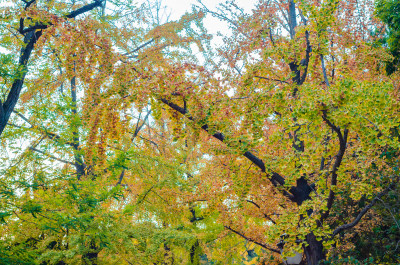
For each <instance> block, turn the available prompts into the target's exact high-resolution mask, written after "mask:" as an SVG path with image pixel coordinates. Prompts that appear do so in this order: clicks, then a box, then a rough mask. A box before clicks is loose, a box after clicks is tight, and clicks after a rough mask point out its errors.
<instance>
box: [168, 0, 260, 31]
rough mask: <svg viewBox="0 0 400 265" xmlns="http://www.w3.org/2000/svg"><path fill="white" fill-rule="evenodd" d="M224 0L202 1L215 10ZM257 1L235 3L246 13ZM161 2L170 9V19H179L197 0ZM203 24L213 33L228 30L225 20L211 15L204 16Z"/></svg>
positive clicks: (243, 0) (238, 1) (248, 0)
mask: <svg viewBox="0 0 400 265" xmlns="http://www.w3.org/2000/svg"><path fill="white" fill-rule="evenodd" d="M224 2H226V0H202V3H203V4H204V5H205V6H207V8H208V9H209V10H211V11H216V6H217V5H218V4H220V3H224ZM257 2H258V1H257V0H236V3H237V5H238V6H239V7H242V8H243V9H244V11H245V12H246V13H250V12H251V9H252V8H253V7H254V6H255V4H256V3H257ZM162 3H163V4H164V5H166V6H167V7H168V8H169V9H170V11H171V17H170V19H171V20H176V19H179V18H180V16H182V15H183V14H184V13H185V12H186V11H190V10H191V6H192V5H193V4H197V5H198V1H197V0H162ZM204 25H205V27H206V28H207V29H208V31H209V33H211V34H213V35H214V34H215V33H217V32H218V31H221V32H224V31H227V30H228V26H227V24H226V23H225V22H222V21H220V20H219V19H217V18H214V17H212V16H211V15H207V16H206V18H205V19H204Z"/></svg>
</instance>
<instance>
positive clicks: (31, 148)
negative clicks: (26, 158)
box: [29, 147, 75, 166]
mask: <svg viewBox="0 0 400 265" xmlns="http://www.w3.org/2000/svg"><path fill="white" fill-rule="evenodd" d="M29 149H30V150H32V151H35V152H38V153H41V154H43V155H45V156H47V157H49V158H51V159H54V160H57V161H60V162H62V163H65V164H70V165H73V166H75V164H74V163H72V162H69V161H67V160H63V159H60V158H58V157H55V156H53V155H50V154H46V152H43V151H41V150H39V149H36V148H34V147H29Z"/></svg>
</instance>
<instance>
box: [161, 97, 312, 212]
mask: <svg viewBox="0 0 400 265" xmlns="http://www.w3.org/2000/svg"><path fill="white" fill-rule="evenodd" d="M160 100H161V102H163V103H165V104H166V105H168V106H169V107H170V108H172V109H174V110H176V111H177V112H179V113H181V114H183V115H185V116H186V118H187V119H189V120H191V121H195V119H194V118H193V117H192V116H191V115H190V114H189V113H188V111H187V110H186V109H184V108H182V107H180V106H178V105H176V104H175V103H173V102H170V101H169V100H167V99H165V98H160ZM201 128H202V129H203V130H204V131H206V132H207V133H209V134H210V135H211V136H213V137H214V138H215V139H218V140H219V141H221V142H224V140H225V136H224V135H223V134H222V133H221V132H216V133H214V134H211V132H210V129H209V126H208V125H207V124H205V125H203V126H201ZM243 155H244V156H245V157H246V158H247V159H249V160H250V161H251V162H252V163H253V164H254V165H256V166H257V167H258V168H259V169H261V171H262V172H263V173H267V172H266V168H265V164H264V162H263V161H262V160H261V159H259V158H258V157H257V156H255V155H254V154H253V153H251V152H250V151H246V152H245V153H244V154H243ZM266 176H267V178H268V179H269V180H270V181H271V183H272V184H273V185H274V186H275V187H279V188H280V191H281V192H282V194H283V195H284V196H286V197H287V198H289V199H290V200H291V201H293V202H296V203H297V204H298V205H300V204H302V203H303V201H304V200H305V199H307V198H309V194H310V192H311V191H312V188H311V187H310V186H309V185H308V184H307V180H306V179H304V178H300V179H298V180H297V183H296V184H297V186H292V187H290V189H289V191H287V190H286V189H285V188H283V186H284V185H285V178H284V177H282V176H281V175H279V174H278V173H276V172H271V173H267V174H266Z"/></svg>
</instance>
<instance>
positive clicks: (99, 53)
mask: <svg viewBox="0 0 400 265" xmlns="http://www.w3.org/2000/svg"><path fill="white" fill-rule="evenodd" d="M94 3H95V4H96V5H92V4H90V3H89V4H86V3H75V2H71V3H70V4H69V6H68V5H65V3H63V2H42V1H38V2H37V3H36V2H35V1H32V2H30V3H29V4H28V3H25V4H26V5H25V4H24V5H23V7H22V8H21V9H20V10H19V9H18V4H19V2H16V6H13V7H6V8H4V12H14V13H15V14H14V15H16V16H17V15H18V16H20V17H21V18H20V19H15V17H12V16H9V17H6V18H5V19H4V23H6V24H7V23H8V24H7V26H8V27H7V28H8V30H10V31H13V30H15V33H18V32H19V28H15V25H19V24H18V23H19V21H22V22H23V21H25V20H27V21H29V23H34V26H32V27H34V28H32V29H31V30H30V31H29V32H31V31H32V32H39V31H40V32H41V31H43V32H41V33H40V34H41V35H40V36H36V38H35V39H34V43H33V44H32V45H34V44H35V45H34V46H32V47H31V48H32V49H31V51H32V50H33V47H34V51H35V53H32V55H31V58H30V60H29V68H28V67H27V61H24V64H25V65H24V66H23V67H22V68H24V69H20V68H21V66H17V67H15V69H13V68H12V67H13V59H14V58H13V57H12V56H9V57H7V58H10V59H8V61H7V62H8V65H7V66H8V67H9V70H8V72H10V73H11V72H12V70H15V73H16V74H15V75H14V77H10V78H8V77H7V75H4V82H5V87H7V85H8V84H11V89H9V90H5V94H4V96H5V97H6V98H7V97H12V96H10V95H13V97H14V100H15V101H17V100H19V101H18V103H19V104H14V107H13V108H12V109H10V111H12V112H13V113H14V115H13V116H11V118H10V119H8V118H7V119H6V120H5V122H7V124H8V125H7V129H6V130H5V131H4V132H3V134H2V145H3V148H4V149H3V152H2V159H3V164H2V165H1V175H2V178H1V194H2V195H1V215H0V219H1V222H2V224H1V231H2V233H1V234H2V240H1V245H0V252H1V253H2V255H1V260H0V262H1V263H2V264H36V263H37V264H115V263H125V264H149V263H152V264H165V263H173V262H175V263H180V264H186V263H190V262H191V263H195V262H198V260H199V255H200V253H201V251H200V249H199V243H198V239H197V237H196V234H195V233H191V230H193V228H192V225H191V222H190V219H191V218H192V217H191V216H192V214H191V211H190V209H189V205H188V203H187V202H185V201H180V200H179V198H180V197H179V196H177V195H176V194H177V193H180V192H183V191H185V190H186V189H190V186H189V185H188V184H187V183H186V182H185V179H187V175H186V174H188V173H187V172H186V170H185V167H183V166H182V165H181V163H182V162H183V161H184V159H183V158H182V161H181V160H180V159H178V157H180V156H181V154H180V149H181V148H182V147H181V145H178V144H176V143H174V142H173V141H172V134H171V133H168V132H169V131H170V129H169V125H168V124H167V123H158V125H156V124H155V125H152V122H151V121H150V113H151V111H152V110H151V108H148V103H149V102H148V100H147V99H146V98H145V96H144V95H141V94H140V93H136V94H132V93H131V91H132V90H133V89H132V87H136V86H137V87H138V88H143V87H145V86H146V85H149V84H151V83H152V82H154V80H153V79H152V78H148V77H146V76H141V75H136V76H133V75H135V73H138V71H139V70H141V69H146V68H147V69H149V70H150V69H151V70H152V71H154V72H152V74H153V73H156V72H157V71H156V69H157V68H158V69H159V71H163V70H164V69H163V62H164V60H163V57H162V56H161V53H160V51H159V50H160V49H164V51H163V52H165V55H163V56H166V57H169V58H172V57H174V58H175V57H179V56H184V55H183V51H182V52H176V51H173V50H172V48H170V47H171V46H179V45H181V48H182V47H183V48H186V47H187V46H188V43H189V42H192V39H194V35H195V34H196V32H194V31H191V30H190V29H189V28H188V25H189V24H190V23H195V24H196V23H197V24H198V25H199V26H200V27H201V25H200V24H199V23H198V21H197V20H198V19H199V16H198V15H197V14H194V15H187V16H184V17H183V18H182V20H181V21H178V22H170V23H167V24H164V25H161V26H159V27H156V26H157V23H158V22H157V21H156V23H154V21H153V19H152V17H151V16H150V15H152V13H151V12H152V11H153V10H152V6H149V5H142V6H134V5H132V4H131V3H130V2H129V1H127V2H125V3H120V2H115V3H113V2H108V3H107V5H106V6H104V5H98V4H99V3H100V2H98V1H95V2H94ZM104 3H105V2H102V4H104ZM88 6H89V7H93V8H94V7H96V6H97V7H100V6H101V7H102V10H100V11H101V12H95V11H94V13H92V14H91V15H86V16H85V17H83V18H82V19H76V20H71V19H70V17H69V15H67V16H64V15H63V14H59V15H58V16H57V15H52V16H51V17H52V18H54V20H51V21H46V20H43V18H47V17H49V16H50V15H51V11H54V10H55V11H58V12H60V10H64V9H63V8H67V7H68V8H71V9H73V10H75V9H76V10H86V11H89V10H90V9H89V8H88ZM108 6H110V7H109V8H108ZM19 11H21V12H19ZM74 12H75V11H72V13H74ZM75 13H76V12H75ZM75 13H74V14H75ZM80 14H83V13H80ZM34 15H35V16H34ZM200 17H201V16H200ZM31 20H32V21H33V22H30V21H31ZM37 25H39V26H40V27H39V26H37ZM186 28H188V31H186V32H185V33H184V34H178V33H179V31H183V30H185V29H186ZM201 32H202V30H201V29H200V34H201ZM19 33H21V34H22V33H23V32H19ZM37 34H38V33H37ZM3 36H4V43H5V44H6V45H5V46H6V48H9V49H10V50H13V49H18V48H19V46H16V44H18V43H20V39H19V37H20V36H19V35H18V34H15V35H12V36H10V35H7V34H4V35H3ZM39 37H40V38H39ZM149 39H150V40H149ZM26 47H28V46H26ZM26 47H25V46H23V51H22V54H24V52H25V50H26V49H27V48H26ZM24 49H25V50H24ZM166 49H171V51H170V52H168V54H167V51H166ZM31 51H30V52H31ZM139 56H140V57H139ZM185 57H186V58H187V56H186V55H185ZM5 62H6V60H5ZM17 65H18V64H17ZM138 69H139V70H138ZM27 70H29V71H27ZM21 74H23V75H24V76H22V77H21ZM2 77H3V76H2ZM7 78H8V79H7ZM156 80H157V79H156ZM15 82H19V83H18V84H20V85H21V87H22V82H23V83H24V90H23V91H21V88H20V90H19V91H18V93H17V94H18V95H17V94H15V93H14V90H13V88H14V84H15ZM20 92H21V93H20ZM7 93H8V94H7ZM16 95H17V96H18V97H15V96H16ZM5 102H7V101H5ZM8 152H10V153H13V154H10V153H8ZM194 159H195V158H194ZM185 176H186V177H185ZM183 225H187V228H185V229H183V227H184V226H183Z"/></svg>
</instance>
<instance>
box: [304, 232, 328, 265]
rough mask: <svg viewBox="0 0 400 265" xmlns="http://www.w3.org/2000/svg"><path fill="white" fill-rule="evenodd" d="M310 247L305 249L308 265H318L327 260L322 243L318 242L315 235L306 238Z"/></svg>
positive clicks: (311, 234)
mask: <svg viewBox="0 0 400 265" xmlns="http://www.w3.org/2000/svg"><path fill="white" fill-rule="evenodd" d="M306 242H307V243H308V246H307V247H305V248H304V253H305V254H306V259H307V265H318V264H319V262H320V261H321V260H324V259H325V253H324V249H323V246H322V241H318V240H317V238H316V237H315V235H314V234H313V233H310V234H308V235H307V236H306Z"/></svg>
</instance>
